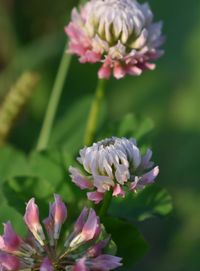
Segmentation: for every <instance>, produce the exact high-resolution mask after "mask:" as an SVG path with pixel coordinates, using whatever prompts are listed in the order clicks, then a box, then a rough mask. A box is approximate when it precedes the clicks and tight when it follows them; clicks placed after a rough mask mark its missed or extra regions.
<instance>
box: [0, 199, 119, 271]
mask: <svg viewBox="0 0 200 271" xmlns="http://www.w3.org/2000/svg"><path fill="white" fill-rule="evenodd" d="M54 197H55V202H54V203H53V204H50V210H49V216H48V218H46V219H45V220H44V221H43V223H44V227H45V229H46V233H47V235H45V234H44V232H45V231H44V229H43V226H42V225H41V224H40V221H39V208H38V206H37V205H36V203H35V200H34V199H31V200H30V201H29V202H28V204H27V207H26V213H25V216H24V220H25V223H26V225H27V226H28V229H29V236H28V238H27V239H22V238H20V237H19V236H18V235H17V234H16V233H15V232H14V230H13V229H12V226H11V223H10V222H8V223H6V224H5V226H4V235H3V236H1V237H0V270H2V271H18V270H33V271H36V270H40V271H64V270H67V271H82V270H85V271H97V270H98V271H109V270H113V269H115V268H117V267H119V266H121V265H122V264H121V263H120V262H121V258H119V257H115V256H112V255H107V254H104V253H103V250H104V249H105V247H106V246H107V245H108V243H109V241H110V238H106V239H103V240H102V238H101V237H102V235H101V225H100V222H99V218H98V217H97V216H96V213H95V211H94V210H93V209H90V210H88V209H87V208H84V209H83V211H82V212H81V214H80V216H79V218H78V219H77V221H76V223H75V226H74V228H73V230H72V231H71V233H70V234H68V235H67V237H66V238H65V240H64V242H63V249H61V250H60V249H58V246H60V242H62V240H59V235H60V230H61V226H62V225H63V224H64V222H65V220H66V217H67V208H66V206H65V204H64V203H63V201H62V199H61V197H60V196H59V195H55V196H54Z"/></svg>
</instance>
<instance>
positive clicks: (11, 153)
mask: <svg viewBox="0 0 200 271" xmlns="http://www.w3.org/2000/svg"><path fill="white" fill-rule="evenodd" d="M0 161H1V163H0V180H1V182H2V181H4V180H5V179H6V178H9V177H12V176H15V175H26V174H30V168H29V165H28V161H27V159H26V156H25V154H24V153H23V152H20V151H19V150H17V149H15V148H13V147H11V146H8V145H7V146H3V147H1V148H0Z"/></svg>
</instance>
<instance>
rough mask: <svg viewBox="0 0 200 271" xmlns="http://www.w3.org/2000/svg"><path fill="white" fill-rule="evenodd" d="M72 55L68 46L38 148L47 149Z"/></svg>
mask: <svg viewBox="0 0 200 271" xmlns="http://www.w3.org/2000/svg"><path fill="white" fill-rule="evenodd" d="M70 61H71V56H70V55H67V54H66V48H65V49H64V52H63V56H62V59H61V62H60V66H59V69H58V73H57V76H56V79H55V83H54V86H53V89H52V93H51V96H50V99H49V103H48V106H47V110H46V113H45V117H44V121H43V124H42V128H41V131H40V135H39V139H38V143H37V147H36V148H37V150H42V149H45V148H46V147H47V145H48V142H49V138H50V134H51V130H52V127H53V122H54V119H55V116H56V111H57V108H58V104H59V101H60V97H61V94H62V90H63V87H64V83H65V78H66V76H67V73H68V69H69V65H70Z"/></svg>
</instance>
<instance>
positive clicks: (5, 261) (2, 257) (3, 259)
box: [0, 252, 20, 271]
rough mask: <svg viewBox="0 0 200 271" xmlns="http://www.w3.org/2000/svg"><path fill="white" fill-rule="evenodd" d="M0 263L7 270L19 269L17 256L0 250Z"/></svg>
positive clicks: (16, 270)
mask: <svg viewBox="0 0 200 271" xmlns="http://www.w3.org/2000/svg"><path fill="white" fill-rule="evenodd" d="M0 264H1V265H2V266H3V267H4V268H5V270H8V271H18V270H20V261H19V259H18V258H17V257H15V256H13V255H10V254H7V253H3V252H0Z"/></svg>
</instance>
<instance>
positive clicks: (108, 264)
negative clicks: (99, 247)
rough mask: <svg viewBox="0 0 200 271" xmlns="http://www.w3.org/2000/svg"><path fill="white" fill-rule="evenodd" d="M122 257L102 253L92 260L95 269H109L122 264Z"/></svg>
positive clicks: (105, 270) (103, 270) (102, 270)
mask: <svg viewBox="0 0 200 271" xmlns="http://www.w3.org/2000/svg"><path fill="white" fill-rule="evenodd" d="M121 260H122V259H121V258H119V257H116V256H112V255H107V254H102V255H100V256H98V257H96V258H95V259H94V260H92V266H93V268H94V270H101V271H109V270H113V269H115V268H118V267H120V266H122V263H121Z"/></svg>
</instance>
